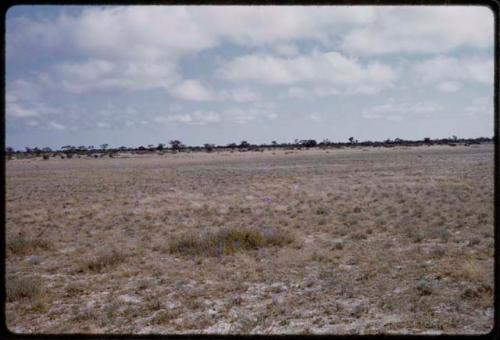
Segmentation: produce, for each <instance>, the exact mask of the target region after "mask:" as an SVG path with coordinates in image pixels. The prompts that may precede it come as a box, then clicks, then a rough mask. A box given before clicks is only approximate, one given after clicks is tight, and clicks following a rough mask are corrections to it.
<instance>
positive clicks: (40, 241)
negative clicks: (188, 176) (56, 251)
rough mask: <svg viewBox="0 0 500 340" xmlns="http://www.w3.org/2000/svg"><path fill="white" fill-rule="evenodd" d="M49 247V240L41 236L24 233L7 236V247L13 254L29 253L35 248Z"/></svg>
mask: <svg viewBox="0 0 500 340" xmlns="http://www.w3.org/2000/svg"><path fill="white" fill-rule="evenodd" d="M50 248H51V243H50V241H48V240H46V239H45V238H43V237H34V236H28V235H26V234H24V233H19V234H15V235H10V237H9V236H8V237H7V249H8V250H9V251H10V252H11V253H13V254H30V253H32V252H34V251H36V250H40V249H42V250H47V249H50Z"/></svg>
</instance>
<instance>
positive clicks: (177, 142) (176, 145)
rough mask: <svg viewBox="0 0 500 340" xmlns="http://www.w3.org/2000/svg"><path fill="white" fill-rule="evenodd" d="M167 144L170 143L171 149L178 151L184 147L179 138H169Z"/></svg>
mask: <svg viewBox="0 0 500 340" xmlns="http://www.w3.org/2000/svg"><path fill="white" fill-rule="evenodd" d="M169 144H170V148H171V149H172V150H175V151H180V150H182V149H183V148H184V147H185V145H184V144H182V142H181V141H180V140H171V141H170V142H169Z"/></svg>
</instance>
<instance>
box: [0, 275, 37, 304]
mask: <svg viewBox="0 0 500 340" xmlns="http://www.w3.org/2000/svg"><path fill="white" fill-rule="evenodd" d="M5 283H6V284H5V286H6V287H5V290H6V295H7V301H8V302H12V301H17V300H20V299H26V298H28V299H32V298H35V297H38V296H40V295H41V294H42V293H43V284H42V281H41V279H40V278H39V277H21V278H8V279H7V280H6V282H5Z"/></svg>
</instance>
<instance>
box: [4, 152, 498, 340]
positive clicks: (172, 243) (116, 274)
mask: <svg viewBox="0 0 500 340" xmlns="http://www.w3.org/2000/svg"><path fill="white" fill-rule="evenodd" d="M328 151H330V152H329V153H326V152H325V150H309V151H306V150H302V151H298V150H296V151H294V152H292V153H290V152H288V153H286V152H282V151H280V150H273V152H272V153H274V155H273V154H272V153H271V152H267V151H266V152H248V153H246V152H245V153H241V152H234V153H230V152H228V153H218V152H213V153H210V154H206V153H200V154H187V153H186V154H184V153H178V154H175V155H173V154H165V155H128V154H123V155H117V156H116V157H114V158H109V157H104V158H97V159H95V158H89V157H82V158H78V157H73V158H72V159H60V158H59V157H55V158H54V157H52V158H51V159H50V160H45V161H44V160H43V159H41V158H40V157H39V158H37V159H35V158H33V159H24V160H19V159H13V160H11V161H9V162H8V163H7V164H6V195H5V196H6V197H5V201H6V215H7V216H6V237H7V257H6V273H7V275H6V277H7V278H8V279H7V285H8V296H10V297H9V298H8V301H7V303H6V318H7V320H6V321H7V325H8V327H9V329H10V330H12V331H14V332H17V333H114V334H116V333H122V334H123V333H157V334H170V333H191V334H192V333H211V334H214V333H217V334H218V333H222V334H226V333H252V334H282V333H287V334H302V333H312V334H318V333H329V334H377V333H390V334H401V333H402V334H422V333H424V332H427V331H429V332H444V333H462V334H463V333H466V334H472V333H485V332H488V331H489V330H490V329H491V326H492V323H493V288H492V287H493V282H494V280H493V255H494V237H493V236H494V233H493V230H494V228H493V165H494V164H493V149H492V148H491V146H480V147H476V148H468V147H461V146H457V147H454V148H450V147H444V146H443V147H439V146H433V147H423V148H409V149H405V148H391V149H390V150H389V149H369V150H368V151H362V150H359V149H340V150H328ZM209 226H210V227H209ZM265 226H270V227H267V228H266V227H265ZM33 277H35V278H38V279H39V280H38V281H36V280H35V281H29V280H27V279H28V278H33ZM16 280H17V281H16ZM23 280H24V281H23ZM26 280H27V281H26ZM42 280H43V281H42ZM9 281H10V283H9ZM23 282H24V283H23ZM42 283H43V284H42ZM30 296H31V297H30Z"/></svg>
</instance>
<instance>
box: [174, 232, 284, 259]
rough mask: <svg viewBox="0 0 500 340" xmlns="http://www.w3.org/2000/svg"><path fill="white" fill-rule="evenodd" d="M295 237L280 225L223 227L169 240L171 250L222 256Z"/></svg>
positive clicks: (272, 244)
mask: <svg viewBox="0 0 500 340" xmlns="http://www.w3.org/2000/svg"><path fill="white" fill-rule="evenodd" d="M293 241H294V237H293V236H292V235H291V234H289V233H287V232H285V231H283V230H281V229H277V228H270V227H267V228H261V229H258V228H241V229H238V228H224V229H221V230H218V231H215V232H205V233H202V234H199V233H194V232H189V233H185V234H181V235H179V236H176V237H174V238H173V239H171V240H170V242H169V251H170V252H171V253H177V254H182V255H205V256H221V255H228V254H232V253H235V252H237V251H242V250H252V249H258V248H261V247H270V246H283V245H286V244H290V243H292V242H293Z"/></svg>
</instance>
